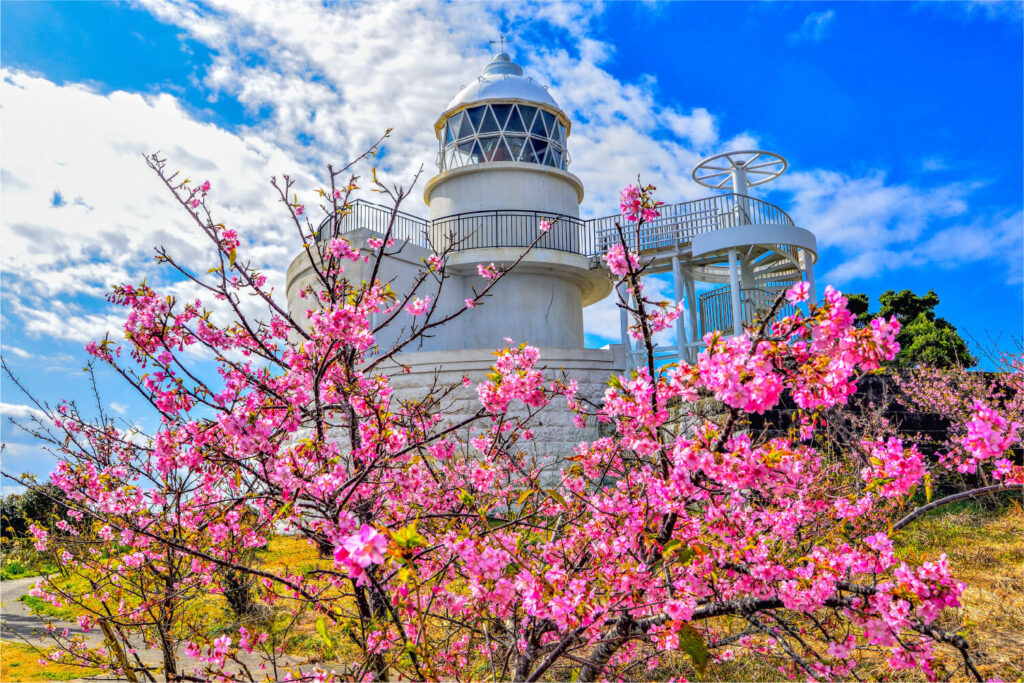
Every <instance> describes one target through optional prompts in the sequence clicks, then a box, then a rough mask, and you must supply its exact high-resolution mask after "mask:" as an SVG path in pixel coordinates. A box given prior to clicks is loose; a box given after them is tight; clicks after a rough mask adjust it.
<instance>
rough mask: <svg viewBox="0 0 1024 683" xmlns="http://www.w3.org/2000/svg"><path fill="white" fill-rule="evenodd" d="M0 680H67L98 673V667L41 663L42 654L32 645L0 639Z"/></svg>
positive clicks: (6, 682)
mask: <svg viewBox="0 0 1024 683" xmlns="http://www.w3.org/2000/svg"><path fill="white" fill-rule="evenodd" d="M0 652H2V653H3V654H2V656H0V681H3V682H4V683H19V682H20V681H69V680H71V679H73V678H85V677H87V676H95V675H97V674H98V673H100V670H99V669H90V668H83V667H80V666H68V665H66V664H54V663H52V662H51V663H49V664H46V665H42V664H40V663H39V660H40V659H42V657H43V655H42V654H41V653H40V652H39V651H38V650H36V649H35V648H33V647H30V646H28V645H25V644H23V643H11V642H8V641H6V640H3V641H0Z"/></svg>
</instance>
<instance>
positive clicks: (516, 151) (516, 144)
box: [505, 112, 526, 161]
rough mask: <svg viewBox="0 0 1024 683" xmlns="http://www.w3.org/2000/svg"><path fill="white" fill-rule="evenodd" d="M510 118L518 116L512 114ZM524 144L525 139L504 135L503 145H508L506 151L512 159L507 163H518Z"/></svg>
mask: <svg viewBox="0 0 1024 683" xmlns="http://www.w3.org/2000/svg"><path fill="white" fill-rule="evenodd" d="M512 116H518V114H516V113H515V112H513V114H512ZM524 142H526V138H521V137H517V136H515V135H506V136H505V144H507V145H508V151H509V152H510V153H511V154H512V158H511V159H509V161H518V160H519V155H520V154H521V153H522V151H523V143H524Z"/></svg>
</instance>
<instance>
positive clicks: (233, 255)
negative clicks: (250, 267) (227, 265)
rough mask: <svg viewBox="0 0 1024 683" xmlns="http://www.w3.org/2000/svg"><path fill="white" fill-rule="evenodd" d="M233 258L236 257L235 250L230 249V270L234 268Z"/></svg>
mask: <svg viewBox="0 0 1024 683" xmlns="http://www.w3.org/2000/svg"><path fill="white" fill-rule="evenodd" d="M235 256H237V254H236V253H235V250H234V249H232V250H231V252H230V253H229V254H228V259H230V260H231V267H232V268H234V267H235Z"/></svg>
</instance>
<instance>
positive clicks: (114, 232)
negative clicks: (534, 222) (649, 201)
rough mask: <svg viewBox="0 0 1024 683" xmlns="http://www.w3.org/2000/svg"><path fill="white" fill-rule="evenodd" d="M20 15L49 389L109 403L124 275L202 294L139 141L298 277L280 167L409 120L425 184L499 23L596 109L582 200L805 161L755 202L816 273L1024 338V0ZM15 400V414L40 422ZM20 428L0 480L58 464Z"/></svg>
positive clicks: (405, 139) (16, 191) (13, 149)
mask: <svg viewBox="0 0 1024 683" xmlns="http://www.w3.org/2000/svg"><path fill="white" fill-rule="evenodd" d="M0 15H2V16H0V62H2V66H3V84H2V87H3V95H2V109H0V123H2V137H3V140H2V142H3V146H2V152H0V168H2V195H0V199H2V204H3V208H2V210H0V224H2V225H0V229H2V232H0V239H2V254H0V267H2V276H0V282H2V286H3V292H2V299H0V303H2V307H3V308H2V324H3V339H2V344H3V354H4V357H5V358H6V359H7V360H8V362H9V363H10V364H11V365H12V367H13V368H14V369H15V370H16V371H17V372H18V373H19V375H20V376H21V377H22V379H23V380H24V381H25V383H26V384H27V385H28V386H29V387H30V388H31V389H32V390H33V391H35V392H36V393H37V394H38V395H39V396H41V397H42V398H44V399H47V400H50V401H56V400H58V399H59V398H61V397H64V396H70V397H75V398H78V399H80V400H84V399H86V398H88V386H87V384H86V383H85V382H84V381H83V378H82V373H81V367H82V365H83V364H84V361H85V354H84V352H83V350H82V349H83V346H84V343H85V342H86V341H87V340H89V339H93V338H98V337H102V335H103V332H104V331H105V330H107V329H110V330H115V329H116V328H117V325H118V320H119V314H118V313H117V311H114V310H113V309H112V308H110V307H109V306H108V305H107V304H106V302H105V301H104V298H103V295H104V293H105V291H106V290H107V289H108V288H109V286H110V285H111V284H113V283H114V282H118V281H135V280H141V279H142V278H143V277H147V276H148V277H149V278H150V282H153V283H155V284H157V285H160V286H162V287H163V288H165V289H166V290H167V291H171V292H174V293H176V294H179V295H187V294H189V291H188V288H187V287H186V286H185V285H184V284H183V283H180V282H177V281H175V280H174V279H173V278H170V277H169V276H168V275H167V274H166V273H162V272H160V271H159V269H157V268H156V267H155V266H154V264H153V263H152V261H151V260H148V256H149V255H150V254H151V253H152V247H153V246H154V245H156V244H165V245H167V246H169V247H170V248H171V250H172V251H174V252H175V253H178V254H180V255H182V257H183V258H185V259H189V258H198V257H200V256H201V254H202V251H201V248H202V246H201V242H200V241H198V240H197V239H196V236H195V235H193V234H192V233H190V232H189V231H188V230H187V227H186V226H185V224H184V222H183V221H182V220H181V217H180V214H178V213H177V212H175V211H174V210H173V208H172V207H171V206H170V205H169V203H168V202H167V198H166V196H164V194H163V193H161V191H160V188H159V187H158V186H157V184H156V182H155V180H154V179H153V178H152V177H150V176H149V175H148V172H147V171H146V169H145V167H144V166H143V164H142V160H141V157H140V154H141V153H143V152H148V151H153V150H158V149H159V150H161V151H162V152H164V153H166V154H167V155H168V156H169V157H170V158H171V159H172V162H175V163H176V164H177V165H178V166H179V167H181V168H183V169H184V170H186V171H188V172H189V173H190V174H193V177H200V176H201V177H203V178H210V179H211V181H212V182H213V183H214V187H215V190H216V191H215V200H216V201H218V202H220V203H221V206H222V207H223V210H224V218H226V219H227V222H230V223H232V225H234V226H237V227H238V229H239V231H240V232H241V234H242V237H243V239H244V240H245V241H246V242H247V244H248V247H249V249H250V250H251V251H252V253H253V254H254V255H255V256H256V258H257V259H258V260H260V261H261V263H263V264H264V265H265V267H266V268H267V272H268V275H270V277H271V278H273V277H278V278H279V279H280V280H282V282H283V271H284V267H285V266H286V264H287V262H288V261H289V260H290V258H291V256H292V251H293V250H294V245H292V244H291V242H290V236H288V235H286V234H283V233H282V231H281V230H280V229H279V228H278V224H277V221H278V218H277V216H278V215H279V214H276V213H275V212H274V209H273V201H272V197H271V196H270V194H269V192H268V191H267V190H268V189H269V188H268V186H267V179H268V178H269V177H270V176H271V175H275V174H278V175H279V174H281V173H291V174H292V175H294V176H295V177H297V178H299V180H300V183H304V184H305V187H307V188H312V187H314V186H315V180H314V179H315V178H316V177H317V176H316V174H317V171H318V168H319V167H320V165H321V164H322V163H324V162H326V161H331V160H333V161H338V160H341V159H346V158H348V157H349V156H351V155H352V154H354V153H356V152H357V151H359V150H361V149H362V148H363V147H364V146H365V145H367V144H368V143H369V141H370V140H371V139H372V138H373V137H375V136H376V135H377V134H379V133H380V132H381V131H382V130H383V129H384V128H387V127H394V129H395V132H394V135H393V137H392V140H391V143H390V144H389V147H388V153H387V155H386V156H385V157H384V158H383V159H382V161H381V167H382V171H383V172H384V174H385V175H386V176H387V177H388V178H390V179H392V180H394V181H395V182H408V180H409V179H410V178H411V177H412V175H413V174H414V173H415V171H416V170H417V169H418V168H419V167H420V166H421V165H422V166H423V167H424V169H425V175H426V177H429V176H430V175H432V172H433V170H434V165H433V163H434V154H435V146H434V140H433V134H432V128H431V125H432V123H433V122H434V120H435V119H436V117H437V115H438V114H439V113H440V111H441V110H442V109H443V108H444V106H445V104H447V102H448V100H449V99H450V98H451V96H452V95H454V93H455V92H457V91H458V89H459V86H460V85H461V84H464V83H467V82H469V81H470V80H471V79H472V78H474V77H475V75H476V74H477V73H478V72H479V69H480V67H481V66H482V65H483V64H484V63H486V61H487V60H488V58H489V55H490V49H489V46H488V44H487V41H488V40H489V39H491V38H494V37H496V35H497V34H498V33H499V32H500V31H502V30H504V31H507V32H509V33H511V34H512V36H511V41H512V43H511V51H512V52H513V54H514V56H515V58H516V59H517V60H518V61H520V62H521V63H522V64H524V66H525V67H526V69H527V72H528V73H529V74H531V75H533V76H534V77H535V78H536V79H537V80H539V81H541V82H543V83H549V84H550V86H551V92H552V94H553V95H554V96H555V98H556V99H557V100H558V101H559V103H560V104H561V105H562V107H563V108H564V109H565V110H566V112H567V113H568V114H569V116H570V117H571V118H572V119H573V120H574V122H575V125H574V128H573V134H572V136H571V137H570V140H569V146H570V150H571V152H572V154H573V164H572V166H571V167H570V170H571V171H573V172H574V173H576V174H577V175H578V176H579V177H580V178H581V179H582V181H583V183H584V185H585V187H586V191H587V198H586V200H585V202H584V206H583V212H584V214H586V215H591V216H592V215H605V214H609V213H613V212H614V210H615V208H616V200H615V198H616V193H617V190H618V188H619V187H621V186H622V185H624V184H625V183H626V182H629V181H630V179H632V178H635V177H636V174H637V173H638V172H640V173H641V174H642V177H643V179H644V180H645V181H649V182H653V183H654V184H656V185H657V186H658V187H659V190H660V192H661V198H662V199H663V200H665V201H668V202H671V201H680V200H685V199H691V198H695V197H699V196H702V195H703V194H704V192H703V190H702V189H701V188H698V187H696V186H695V185H694V184H693V183H692V182H691V181H690V180H689V171H690V169H691V168H692V166H693V165H694V163H695V162H696V161H697V160H699V159H700V158H702V157H703V156H706V155H708V154H712V153H717V152H720V151H725V150H728V149H734V148H737V147H750V146H757V147H762V148H766V149H771V150H773V151H777V152H779V153H781V154H783V155H784V156H786V157H787V159H788V160H789V162H790V168H791V171H790V172H789V173H787V174H786V175H785V176H784V177H783V178H781V179H780V180H779V181H777V182H776V183H774V184H773V185H770V186H768V187H770V188H772V189H771V191H770V192H764V193H761V196H763V197H765V198H767V199H769V200H770V201H773V202H775V203H778V204H779V205H780V206H782V207H783V208H785V209H787V210H788V211H789V212H790V214H791V215H792V216H793V217H794V218H795V219H796V221H797V222H798V223H799V224H800V225H802V226H803V227H806V228H808V229H810V230H812V231H814V232H815V233H816V234H817V236H818V241H819V245H820V246H821V260H820V261H819V264H818V268H817V270H816V274H817V279H818V282H819V287H820V286H823V285H824V284H826V283H832V284H835V285H836V286H838V287H839V288H841V289H843V290H846V291H863V292H867V293H869V294H871V295H872V296H873V297H875V296H877V294H878V293H880V292H882V291H884V290H886V289H903V288H911V289H915V290H917V291H921V292H923V291H925V290H927V289H929V288H934V289H935V290H936V291H937V292H938V294H939V296H940V299H941V301H942V303H941V305H940V307H939V313H940V314H941V315H943V316H944V317H946V318H947V319H949V320H950V321H952V322H953V323H954V324H956V325H957V326H958V327H959V328H961V330H964V331H966V332H968V333H970V334H971V335H973V336H974V337H976V338H977V339H979V340H981V341H985V340H987V339H989V338H990V337H991V338H996V337H1001V339H1002V345H1003V347H1004V348H1005V347H1007V346H1008V345H1009V344H1008V339H1009V337H1010V336H1017V337H1020V336H1021V334H1022V324H1024V323H1022V296H1021V278H1022V275H1021V269H1022V260H1024V259H1022V256H1024V254H1022V232H1024V219H1022V206H1024V196H1022V188H1024V177H1022V168H1024V166H1022V163H1021V151H1022V149H1024V140H1022V130H1024V126H1022V119H1024V105H1022V86H1021V84H1022V82H1024V74H1022V63H1024V60H1022V51H1024V48H1022V16H1021V5H1020V4H1019V3H1011V2H1007V3H955V2H945V3H922V4H914V3H904V2H900V3H883V2H878V3H697V2H688V3H666V4H658V3H608V4H606V5H577V4H573V3H559V4H554V5H547V4H487V3H459V4H437V3H411V2H410V3H401V4H385V3H374V4H372V5H371V4H347V3H344V4H342V3H338V4H334V3H328V4H296V3H289V2H283V1H282V2H259V3H254V4H252V5H250V6H243V5H242V4H240V3H237V2H232V3H224V4H220V3H197V2H186V1H176V0H146V1H145V2H139V3H132V4H116V3H112V2H78V3H75V2H63V3H52V4H51V3H45V2H4V3H2V4H0ZM768 187H766V188H765V189H768ZM417 196H418V195H417ZM404 208H406V209H407V210H411V211H414V212H416V213H421V214H422V213H424V211H425V209H424V207H423V206H422V205H421V202H420V201H419V200H418V199H415V201H414V202H413V203H412V204H410V205H408V206H406V207H404ZM615 317H616V313H615V311H614V309H613V308H612V307H611V306H609V305H602V304H598V305H596V306H594V307H592V308H591V309H588V310H587V312H586V325H587V330H588V343H590V344H591V345H600V344H603V343H606V342H607V341H614V340H612V339H610V338H608V337H606V336H603V335H604V334H606V330H615V329H617V325H616V324H615V323H614V320H615ZM2 389H3V396H2V401H3V411H4V413H5V417H7V416H14V417H25V416H28V415H30V414H31V413H32V410H31V407H30V406H29V405H28V403H27V401H26V400H25V399H24V397H22V396H20V395H18V393H17V392H16V391H15V390H14V389H13V387H12V386H11V385H10V383H9V382H7V381H6V380H5V381H4V383H3V386H2ZM101 389H102V391H103V402H104V407H105V409H107V410H110V411H112V413H113V414H115V415H123V416H124V418H125V419H126V420H127V419H130V420H131V421H132V422H133V423H138V424H140V425H142V426H149V427H152V426H153V425H152V424H150V423H149V422H148V421H149V420H151V419H152V418H151V416H147V415H146V413H145V410H144V409H143V408H142V407H140V406H139V405H138V403H137V400H136V399H135V398H134V397H133V396H132V395H131V394H130V392H127V391H125V389H124V387H123V386H121V385H120V384H118V383H117V382H116V381H114V379H113V378H111V377H108V376H103V377H101ZM2 430H3V441H4V442H5V443H7V444H9V446H8V450H7V451H6V452H5V453H4V456H3V457H4V469H9V470H13V471H34V472H38V473H45V472H46V471H48V470H49V468H50V465H51V464H52V460H50V459H49V457H48V456H45V455H44V454H42V453H41V452H40V451H39V449H38V447H37V446H35V445H34V444H32V442H31V441H30V440H29V439H26V438H25V437H24V436H23V435H20V434H18V433H17V432H16V431H14V430H12V428H11V426H10V425H9V424H7V423H6V420H5V424H4V425H3V427H2ZM3 487H4V490H7V488H8V486H7V484H6V483H4V484H3Z"/></svg>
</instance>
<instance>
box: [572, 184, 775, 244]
mask: <svg viewBox="0 0 1024 683" xmlns="http://www.w3.org/2000/svg"><path fill="white" fill-rule="evenodd" d="M659 211H660V212H661V216H660V217H658V218H656V219H654V220H653V221H651V222H650V223H645V224H644V225H643V226H641V228H640V235H639V241H640V245H639V247H640V251H642V252H643V251H651V250H657V249H666V248H669V247H673V246H675V245H677V244H683V243H686V242H689V241H691V240H692V239H693V238H694V237H695V236H696V235H700V234H702V233H706V232H713V231H715V230H723V229H725V228H731V227H734V226H738V225H770V224H782V225H794V223H793V219H792V218H790V217H789V214H787V213H786V212H785V211H783V210H782V209H780V208H779V207H777V206H775V205H774V204H769V203H768V202H766V201H763V200H761V199H755V198H753V197H747V196H745V195H737V194H722V195H715V196H713V197H705V198H704V199H697V200H694V201H690V202H681V203H679V204H666V205H664V206H662V207H660V209H659ZM616 222H618V223H620V224H624V223H625V220H624V218H623V217H622V216H606V217H604V218H595V219H592V220H590V221H587V223H588V225H590V226H592V227H593V229H594V232H595V233H596V242H597V246H598V249H599V250H600V252H601V253H603V252H604V251H607V250H608V247H610V246H611V245H612V244H615V243H616V242H618V241H619V235H618V231H617V230H616V229H615V224H616ZM629 238H630V240H631V241H632V240H635V239H636V233H635V232H632V231H631V232H630V233H629ZM631 246H633V245H631ZM633 248H634V249H635V248H636V247H635V246H633Z"/></svg>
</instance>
